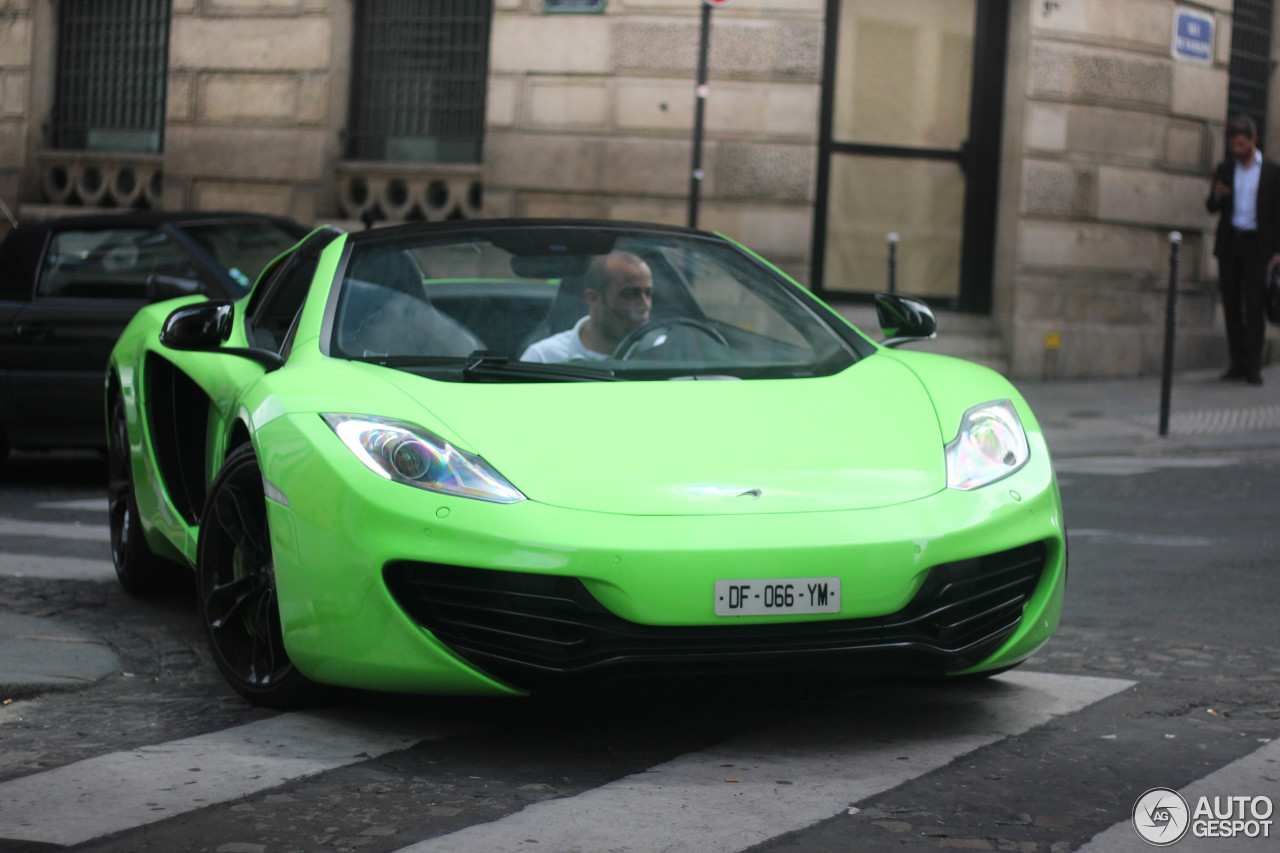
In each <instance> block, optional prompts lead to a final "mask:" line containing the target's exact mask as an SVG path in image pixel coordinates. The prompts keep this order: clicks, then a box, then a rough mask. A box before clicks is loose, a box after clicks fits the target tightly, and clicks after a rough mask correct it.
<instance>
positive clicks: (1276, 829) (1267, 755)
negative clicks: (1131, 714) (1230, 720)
mask: <svg viewBox="0 0 1280 853" xmlns="http://www.w3.org/2000/svg"><path fill="white" fill-rule="evenodd" d="M1152 781H1154V782H1158V781H1159V780H1152ZM1178 793H1180V794H1182V796H1183V797H1184V798H1185V799H1186V801H1187V803H1188V804H1189V805H1190V806H1191V808H1192V810H1193V812H1194V809H1195V807H1196V803H1197V802H1198V801H1199V799H1200V797H1223V798H1226V797H1237V796H1239V797H1249V798H1253V797H1269V798H1270V799H1271V803H1272V805H1273V807H1274V806H1280V740H1276V741H1272V742H1271V743H1269V744H1267V745H1266V746H1263V747H1262V748H1260V749H1256V750H1254V751H1253V752H1251V753H1249V754H1248V755H1246V756H1245V757H1244V758H1240V759H1238V760H1236V761H1233V762H1231V763H1230V764H1228V765H1226V766H1224V767H1220V768H1218V769H1217V770H1215V771H1214V772H1212V773H1210V774H1209V775H1208V776H1205V777H1204V778H1202V779H1199V780H1197V781H1195V782H1192V783H1191V784H1190V785H1188V786H1186V787H1185V788H1183V789H1182V790H1181V791H1179V792H1178ZM1142 794H1143V792H1142V791H1134V792H1133V799H1134V801H1135V802H1136V801H1137V800H1138V798H1139V797H1140V796H1142ZM1271 820H1272V824H1271V827H1270V830H1271V831H1270V835H1269V837H1265V838H1264V837H1261V836H1259V837H1257V838H1248V837H1246V836H1240V837H1237V838H1196V837H1195V836H1194V835H1193V834H1192V833H1190V832H1188V833H1187V835H1185V836H1183V838H1182V840H1181V841H1179V842H1177V844H1176V845H1174V846H1173V847H1172V848H1171V849H1174V850H1176V851H1177V853H1242V851H1258V853H1262V851H1264V850H1266V851H1275V850H1276V844H1277V839H1280V812H1277V813H1276V814H1274V815H1272V817H1271ZM1151 849H1152V846H1151V845H1150V844H1148V843H1147V842H1145V841H1143V840H1142V837H1141V836H1140V835H1138V833H1137V830H1135V829H1134V828H1133V822H1132V821H1130V820H1126V821H1121V822H1120V823H1117V824H1116V825H1115V826H1113V827H1111V828H1110V829H1107V830H1104V831H1103V832H1100V833H1098V834H1097V835H1095V836H1094V837H1093V840H1091V841H1090V842H1089V843H1087V844H1085V845H1084V846H1083V847H1081V848H1080V850H1079V851H1078V853H1144V851H1149V850H1151Z"/></svg>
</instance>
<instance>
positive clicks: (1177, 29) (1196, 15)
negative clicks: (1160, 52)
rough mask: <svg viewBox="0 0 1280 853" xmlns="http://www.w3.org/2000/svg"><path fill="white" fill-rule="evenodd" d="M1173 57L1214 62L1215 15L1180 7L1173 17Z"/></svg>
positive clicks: (1205, 63)
mask: <svg viewBox="0 0 1280 853" xmlns="http://www.w3.org/2000/svg"><path fill="white" fill-rule="evenodd" d="M1173 58H1174V59H1181V60H1183V61H1185V62H1195V63H1199V64H1201V65H1212V64H1213V16H1212V15H1209V14H1206V13H1204V12H1196V11H1193V10H1191V9H1178V10H1177V12H1176V13H1175V14H1174V18H1173Z"/></svg>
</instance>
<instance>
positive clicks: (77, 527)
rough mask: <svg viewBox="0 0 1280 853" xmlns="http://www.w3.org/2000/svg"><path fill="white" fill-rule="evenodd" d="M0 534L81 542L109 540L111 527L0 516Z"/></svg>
mask: <svg viewBox="0 0 1280 853" xmlns="http://www.w3.org/2000/svg"><path fill="white" fill-rule="evenodd" d="M0 536H32V537H44V538H47V539H75V540H77V541H81V542H110V541H111V528H109V527H107V525H105V524H71V523H68V522H62V521H24V520H22V519H18V518H0Z"/></svg>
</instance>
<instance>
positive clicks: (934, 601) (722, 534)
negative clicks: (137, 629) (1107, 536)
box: [106, 220, 1066, 707]
mask: <svg viewBox="0 0 1280 853" xmlns="http://www.w3.org/2000/svg"><path fill="white" fill-rule="evenodd" d="M877 307H878V308H879V312H880V314H879V317H880V322H881V325H882V327H883V331H884V333H885V334H886V335H887V337H888V340H886V341H884V342H883V343H877V342H875V341H873V340H872V339H870V338H868V337H866V336H864V335H863V334H862V333H861V332H859V331H858V330H857V329H855V328H854V327H853V326H851V325H850V324H849V323H848V322H846V321H845V320H844V319H843V318H842V317H841V316H840V315H839V314H837V313H836V312H834V311H833V310H831V309H830V308H828V307H827V306H825V305H824V304H822V302H820V301H819V300H817V299H815V298H814V297H813V296H812V295H810V294H809V293H808V292H807V291H806V290H805V289H803V288H802V287H800V286H799V285H797V284H796V283H795V282H794V281H792V280H791V279H790V278H788V277H787V276H786V275H784V274H783V273H782V272H780V271H779V270H777V269H776V268H774V267H773V266H771V265H770V264H769V263H767V262H765V261H764V260H762V259H761V258H760V257H758V256H757V255H755V254H753V253H752V252H751V251H749V250H747V249H746V248H744V247H743V246H741V245H738V244H737V243H735V242H733V241H731V240H729V239H726V238H724V237H722V236H718V235H714V234H709V233H704V232H699V231H693V230H686V229H680V228H671V227H665V226H658V225H645V224H634V223H618V222H596V221H582V220H489V221H482V222H456V223H441V224H411V225H404V226H393V227H387V228H381V229H373V230H368V231H363V232H360V233H352V234H346V233H342V232H339V231H336V230H334V229H318V230H316V231H314V232H312V233H311V234H310V235H308V236H307V237H305V238H304V239H303V240H302V241H301V242H299V243H298V244H297V245H296V246H294V247H293V248H291V249H290V250H289V251H287V252H285V253H284V254H283V255H281V256H280V257H278V258H277V259H275V260H274V261H272V262H271V263H270V264H269V265H268V266H267V267H266V269H265V270H264V271H263V272H262V274H261V275H260V276H259V278H258V280H257V282H256V283H255V284H254V286H253V288H252V289H251V290H250V291H249V292H248V293H247V294H246V295H245V296H243V297H242V298H240V299H237V300H235V301H228V300H217V299H212V300H211V299H207V298H205V297H202V296H198V295H192V296H187V297H182V298H178V299H173V300H169V301H167V302H163V303H157V304H153V305H150V306H148V307H145V308H143V309H142V310H141V311H140V312H139V313H138V315H137V316H136V317H135V318H134V319H133V321H132V322H131V323H130V325H129V326H128V328H127V329H126V330H125V331H124V333H123V334H122V336H121V337H120V339H119V342H118V343H117V344H116V346H115V348H114V350H113V352H112V355H111V359H110V364H109V367H108V372H107V377H106V413H107V420H108V438H109V447H110V451H109V471H110V473H109V476H110V520H111V533H112V551H113V554H114V558H115V564H116V569H117V573H118V576H119V579H120V581H121V583H123V585H124V586H125V587H126V588H127V589H129V590H130V591H133V592H138V593H145V592H146V591H148V590H150V589H153V588H156V587H157V586H158V585H161V584H163V583H165V581H166V574H167V573H169V572H174V571H184V570H187V571H189V570H191V569H194V572H195V586H196V588H197V591H198V602H199V606H198V611H199V615H200V618H201V619H202V620H203V624H204V628H205V631H206V633H207V635H208V639H209V642H210V645H211V648H212V651H213V656H214V659H215V660H216V662H217V664H218V667H219V668H220V670H221V671H222V673H223V675H224V676H225V677H226V679H227V681H228V682H229V683H230V685H231V686H232V687H233V688H234V689H235V690H236V691H238V692H239V693H240V694H241V695H243V696H244V697H245V698H247V699H248V700H249V701H251V702H254V703H258V704H262V705H266V706H272V707H289V706H297V705H299V704H303V703H306V702H308V701H311V697H312V696H313V695H314V694H315V692H316V691H317V689H318V688H319V687H321V686H323V685H338V686H346V687H355V688H363V689H375V690H391V691H403V692H420V693H441V694H472V695H521V694H525V693H528V692H531V691H537V690H543V689H551V688H557V687H560V686H568V685H574V684H578V683H582V682H598V681H601V680H607V679H614V678H652V677H657V678H667V677H672V676H677V675H685V674H688V675H692V676H699V675H701V674H705V673H723V674H730V675H733V676H734V677H738V675H739V674H740V675H741V677H742V678H744V679H746V678H753V677H767V676H768V674H769V673H771V672H778V671H786V672H796V671H811V672H813V673H815V674H818V676H819V677H821V676H822V674H824V673H826V674H834V675H840V676H850V675H853V676H861V675H863V674H867V675H873V674H874V675H882V674H886V673H887V674H903V675H939V676H946V675H958V674H965V675H978V674H985V673H992V672H996V671H999V670H1002V669H1007V668H1009V667H1011V666H1015V665H1017V664H1018V663H1020V662H1022V661H1023V660H1025V659H1026V658H1027V657H1028V656H1030V655H1031V654H1032V653H1034V652H1035V651H1036V650H1037V649H1038V648H1039V647H1040V646H1041V645H1043V644H1044V643H1045V642H1046V641H1047V640H1048V639H1049V637H1050V636H1051V635H1052V633H1053V632H1054V630H1055V628H1056V627H1057V623H1058V617H1059V612H1060V609H1061V606H1062V598H1063V588H1064V582H1065V575H1066V548H1065V539H1064V531H1063V521H1062V508H1061V502H1060V498H1059V494H1058V487H1057V483H1056V480H1055V478H1054V474H1053V469H1052V467H1051V464H1050V459H1049V455H1048V452H1047V450H1046V447H1045V440H1044V436H1043V434H1042V433H1041V431H1040V428H1039V426H1038V425H1037V423H1036V420H1035V417H1034V416H1033V414H1032V413H1031V411H1030V410H1029V409H1028V407H1027V404H1026V402H1025V401H1024V400H1023V398H1022V397H1021V396H1020V395H1019V394H1018V392H1017V391H1016V390H1015V389H1014V387H1013V386H1012V385H1011V384H1010V383H1009V382H1008V381H1006V380H1005V379H1004V378H1002V377H1001V376H1000V375H998V374H997V373H995V372H992V371H990V370H988V369H986V368H983V367H980V366H978V365H975V364H972V363H969V362H966V361H962V360H959V359H955V358H949V357H945V356H941V355H936V354H930V353H923V352H912V351H906V350H902V349H898V348H897V347H896V345H897V344H899V343H902V342H905V341H909V340H914V339H920V338H927V337H930V336H932V335H933V334H934V333H935V326H936V324H935V321H934V317H933V315H932V313H930V311H929V309H928V308H927V307H926V306H925V305H924V304H923V303H921V302H919V301H918V300H914V299H909V298H906V297H901V296H882V297H881V298H880V299H879V303H878V306H877Z"/></svg>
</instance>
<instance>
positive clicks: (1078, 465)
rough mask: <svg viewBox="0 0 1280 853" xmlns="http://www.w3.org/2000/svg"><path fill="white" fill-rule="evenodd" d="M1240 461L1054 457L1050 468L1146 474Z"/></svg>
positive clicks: (1225, 465) (1228, 465)
mask: <svg viewBox="0 0 1280 853" xmlns="http://www.w3.org/2000/svg"><path fill="white" fill-rule="evenodd" d="M1239 464H1240V460H1239V459H1233V458H1230V457H1225V456H1205V457H1192V458H1178V457H1173V456H1077V457H1070V456H1066V457H1058V458H1055V459H1054V460H1053V470H1054V471H1055V472H1056V473H1057V474H1059V475H1062V474H1103V475H1106V476H1112V477H1125V476H1129V475H1131V474H1149V473H1151V472H1152V471H1160V470H1162V469H1166V468H1198V469H1205V468H1231V467H1234V466H1236V465H1239Z"/></svg>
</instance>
